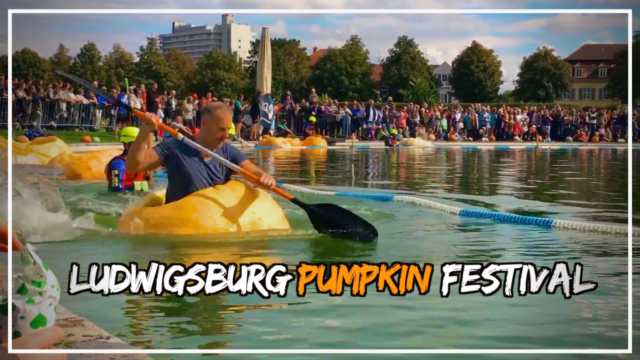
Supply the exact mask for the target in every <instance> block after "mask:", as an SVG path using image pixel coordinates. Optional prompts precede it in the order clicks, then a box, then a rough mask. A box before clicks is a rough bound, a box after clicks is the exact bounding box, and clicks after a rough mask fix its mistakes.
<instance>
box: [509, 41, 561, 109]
mask: <svg viewBox="0 0 640 360" xmlns="http://www.w3.org/2000/svg"><path fill="white" fill-rule="evenodd" d="M572 83H573V78H572V77H571V67H570V66H569V64H567V62H566V61H564V60H563V59H562V58H561V57H559V56H558V55H557V54H556V52H555V49H553V48H550V47H547V46H542V47H538V49H536V51H535V52H534V53H533V54H531V55H529V56H528V57H525V58H523V60H522V63H521V64H520V71H519V72H518V79H517V80H515V81H514V85H515V90H514V91H513V96H514V97H515V98H516V99H517V100H519V101H525V102H554V101H556V100H557V99H558V98H559V96H560V95H561V94H562V93H564V92H566V91H569V90H570V89H571V84H572Z"/></svg>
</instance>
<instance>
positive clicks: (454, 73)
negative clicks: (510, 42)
mask: <svg viewBox="0 0 640 360" xmlns="http://www.w3.org/2000/svg"><path fill="white" fill-rule="evenodd" d="M502 76H503V73H502V61H500V59H499V58H498V56H497V55H496V53H495V51H494V50H493V49H489V48H486V47H484V46H482V45H481V44H480V43H478V42H477V41H475V40H474V41H473V42H472V43H471V45H470V46H468V47H467V48H466V49H464V50H463V51H462V52H461V53H460V54H458V56H457V57H456V58H455V59H454V60H453V63H452V64H451V76H450V78H449V83H450V84H451V88H452V89H453V96H454V97H456V98H457V99H459V100H460V101H461V102H471V103H482V102H491V101H493V100H494V99H495V98H496V97H497V96H498V92H499V91H500V86H501V85H502V84H503V83H504V81H503V80H502Z"/></svg>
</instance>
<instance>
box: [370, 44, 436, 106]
mask: <svg viewBox="0 0 640 360" xmlns="http://www.w3.org/2000/svg"><path fill="white" fill-rule="evenodd" d="M412 81H413V82H414V83H420V82H431V83H433V86H434V87H435V88H438V87H440V86H441V83H440V80H438V79H436V77H435V76H433V71H432V70H431V67H430V66H429V62H428V60H427V59H426V58H425V57H424V53H423V52H422V51H421V50H420V47H419V46H418V43H417V42H416V41H415V40H414V39H413V38H409V37H408V36H406V35H403V36H400V37H398V40H397V41H396V43H395V44H394V45H393V48H391V49H390V50H389V56H388V57H387V58H386V59H384V60H383V61H382V83H383V84H384V85H386V86H388V87H389V95H390V96H392V97H393V99H394V100H395V101H404V98H403V96H402V93H403V91H404V92H405V93H406V91H410V90H409V89H410V87H411V85H410V84H411V82H412Z"/></svg>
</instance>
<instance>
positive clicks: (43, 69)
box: [12, 48, 49, 79]
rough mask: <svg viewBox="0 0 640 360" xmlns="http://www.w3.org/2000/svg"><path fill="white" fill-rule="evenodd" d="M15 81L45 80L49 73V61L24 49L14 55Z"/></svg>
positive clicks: (28, 49)
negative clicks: (27, 79)
mask: <svg viewBox="0 0 640 360" xmlns="http://www.w3.org/2000/svg"><path fill="white" fill-rule="evenodd" d="M12 60H13V64H12V65H13V74H12V75H13V78H14V79H26V78H29V79H45V78H46V76H47V73H48V72H49V64H48V63H47V60H46V59H44V58H42V57H41V56H40V55H38V53H37V52H35V51H33V50H31V49H30V48H23V49H21V50H18V51H16V52H15V53H13V59H12Z"/></svg>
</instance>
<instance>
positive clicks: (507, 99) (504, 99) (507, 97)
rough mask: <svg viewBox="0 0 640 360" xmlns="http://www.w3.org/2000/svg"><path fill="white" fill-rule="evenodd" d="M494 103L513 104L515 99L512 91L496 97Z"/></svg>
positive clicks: (506, 91)
mask: <svg viewBox="0 0 640 360" xmlns="http://www.w3.org/2000/svg"><path fill="white" fill-rule="evenodd" d="M495 102H497V103H503V104H504V103H512V102H515V98H514V96H513V90H505V92H503V93H502V94H500V95H498V97H497V98H496V101H495Z"/></svg>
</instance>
